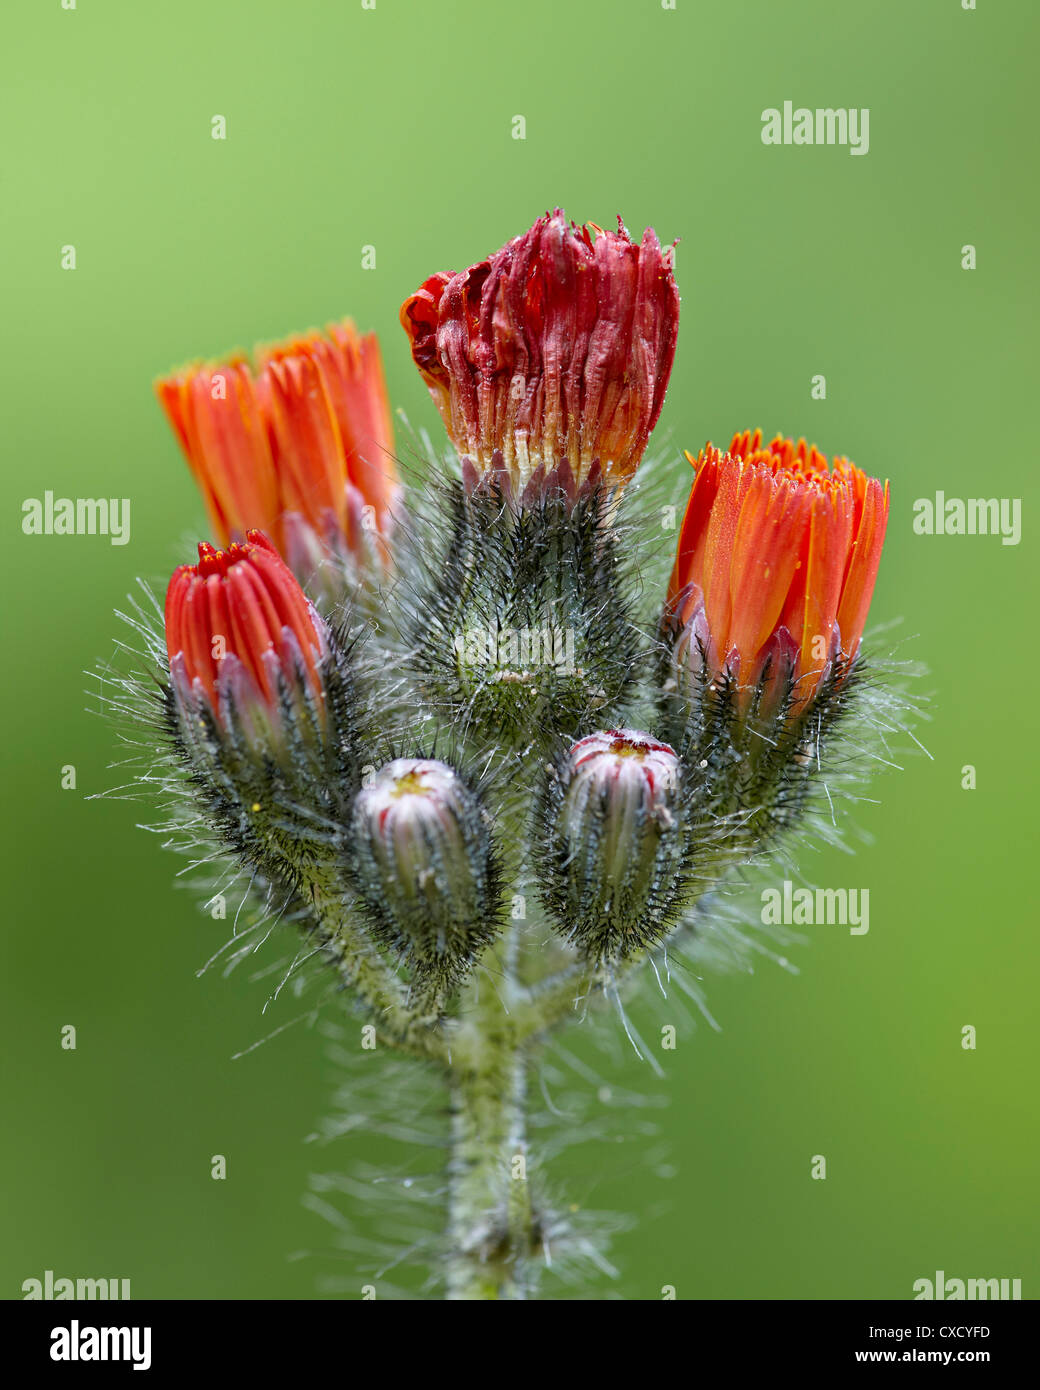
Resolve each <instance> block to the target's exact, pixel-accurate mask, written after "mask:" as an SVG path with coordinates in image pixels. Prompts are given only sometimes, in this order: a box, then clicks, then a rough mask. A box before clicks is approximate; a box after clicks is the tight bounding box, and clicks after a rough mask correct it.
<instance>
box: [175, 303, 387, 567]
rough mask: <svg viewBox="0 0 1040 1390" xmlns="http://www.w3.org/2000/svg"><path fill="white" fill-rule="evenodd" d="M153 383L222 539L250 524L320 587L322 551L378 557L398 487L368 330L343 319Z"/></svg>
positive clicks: (365, 560)
mask: <svg viewBox="0 0 1040 1390" xmlns="http://www.w3.org/2000/svg"><path fill="white" fill-rule="evenodd" d="M155 390H156V394H157V396H158V398H159V403H160V404H161V406H162V408H163V410H164V411H165V413H166V417H167V419H168V420H169V422H170V424H171V426H172V428H173V431H174V433H175V434H176V436H177V440H178V442H179V444H180V446H181V449H182V450H183V452H184V455H185V457H186V459H187V460H188V465H189V467H190V468H191V471H192V474H193V475H194V477H195V480H196V482H197V483H198V485H199V488H200V490H201V492H202V495H203V498H204V500H205V502H206V507H207V509H208V511H209V515H210V520H211V522H212V525H213V530H214V533H215V535H216V536H217V538H218V539H219V540H220V542H221V544H223V545H227V544H228V543H229V542H230V541H232V540H239V541H240V540H242V539H243V538H244V536H245V534H246V532H247V531H248V530H249V529H251V528H256V527H259V528H261V529H262V530H263V531H265V532H266V533H267V534H268V535H270V536H271V537H272V539H273V540H274V542H275V544H276V545H277V547H278V549H279V551H280V553H281V554H282V555H284V556H285V557H286V559H287V561H288V563H289V565H290V567H291V568H292V570H293V571H294V573H295V574H296V576H297V578H298V579H299V580H300V581H301V583H304V582H309V581H312V580H314V579H318V580H319V581H321V582H322V583H323V584H325V583H326V581H328V580H329V576H328V575H327V574H326V573H325V568H326V561H327V560H328V559H329V558H330V557H334V558H335V559H336V560H337V561H338V562H339V563H340V564H341V565H343V564H349V565H356V564H358V563H360V564H361V565H362V566H364V565H366V564H369V563H370V562H371V561H372V560H373V559H375V558H378V560H379V561H380V562H383V563H385V562H386V560H387V559H388V556H389V551H388V550H387V541H388V539H389V536H390V532H391V527H392V521H393V516H392V513H393V509H394V505H395V502H396V500H397V496H398V491H399V489H398V484H397V472H396V468H395V464H394V457H393V430H392V425H391V421H390V409H389V404H388V401H387V395H386V384H385V381H384V379H383V366H382V361H381V358H380V354H379V344H378V342H377V340H376V337H375V335H374V334H367V335H360V334H358V332H357V331H356V329H355V328H354V325H353V324H352V323H351V322H350V321H349V320H347V321H346V322H344V323H337V324H332V325H330V327H329V328H328V330H327V331H326V333H325V334H320V333H308V334H305V335H301V336H298V337H295V338H291V339H289V340H288V341H287V342H285V343H278V344H275V345H273V346H270V347H266V348H263V349H260V350H259V351H258V352H257V354H256V356H255V360H253V361H250V360H249V359H248V358H246V357H244V356H242V355H241V354H238V355H235V356H233V357H230V358H229V359H228V360H227V361H225V362H220V363H209V364H201V363H195V364H192V365H191V366H189V367H186V368H184V369H183V370H181V371H179V372H175V373H172V374H171V375H170V376H168V377H165V378H164V379H162V380H160V381H158V382H157V383H156V387H155ZM326 587H329V588H330V592H333V593H334V592H335V588H334V586H330V584H326Z"/></svg>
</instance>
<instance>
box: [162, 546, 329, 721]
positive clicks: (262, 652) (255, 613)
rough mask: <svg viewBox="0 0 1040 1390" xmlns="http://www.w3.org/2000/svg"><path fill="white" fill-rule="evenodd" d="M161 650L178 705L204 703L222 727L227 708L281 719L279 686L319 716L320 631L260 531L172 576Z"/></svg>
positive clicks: (209, 550) (204, 553)
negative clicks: (307, 701) (304, 697)
mask: <svg viewBox="0 0 1040 1390" xmlns="http://www.w3.org/2000/svg"><path fill="white" fill-rule="evenodd" d="M166 650H167V652H168V654H169V658H170V674H171V678H172V680H173V684H174V689H175V690H176V692H177V694H178V696H179V697H180V698H181V699H182V700H185V699H187V700H189V702H190V701H196V700H198V699H202V698H204V699H205V700H207V701H208V703H209V705H210V707H211V708H212V710H213V712H214V714H216V716H217V717H218V719H219V720H220V721H221V723H222V724H224V725H225V727H227V726H228V723H229V713H230V707H229V703H228V702H229V701H230V705H231V706H233V707H234V708H235V710H236V711H238V712H243V713H249V712H252V711H255V710H256V709H257V707H258V706H259V707H260V708H261V709H262V710H263V712H264V713H266V715H267V717H268V719H269V720H270V721H272V722H275V723H277V721H278V720H279V717H280V716H279V710H278V699H279V685H280V683H281V684H283V685H286V686H288V687H289V688H290V689H296V688H298V687H301V686H302V687H303V688H304V689H305V690H306V691H307V693H308V694H309V695H310V697H311V699H312V701H313V703H314V705H315V706H316V708H317V709H318V710H319V711H320V710H321V709H322V701H323V685H322V678H321V675H320V673H319V670H318V664H319V662H320V661H321V659H322V657H323V656H324V655H325V652H326V639H325V628H324V624H323V623H322V620H321V618H319V616H318V614H317V613H316V612H315V610H314V608H313V607H312V606H311V604H310V603H309V602H308V600H307V598H306V597H305V595H304V592H303V590H302V589H301V588H300V586H299V584H298V583H297V582H296V579H295V578H294V577H293V574H292V571H291V570H290V569H289V568H288V566H287V565H286V564H285V562H284V561H283V560H282V558H281V556H280V555H279V554H278V552H277V551H276V550H275V548H274V546H273V545H272V544H271V542H270V541H269V540H268V539H267V537H266V536H264V535H262V534H261V533H260V532H259V531H250V532H249V534H248V537H247V539H246V541H245V542H244V543H242V544H239V543H238V542H234V541H233V542H232V543H231V545H229V546H228V547H227V548H226V549H225V550H216V549H214V547H213V546H212V545H208V544H207V543H206V542H202V544H200V546H199V562H198V564H197V565H180V566H179V567H178V568H177V569H175V570H174V572H173V576H172V577H171V579H170V584H169V587H168V589H167V591H166Z"/></svg>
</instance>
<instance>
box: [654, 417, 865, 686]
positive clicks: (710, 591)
mask: <svg viewBox="0 0 1040 1390" xmlns="http://www.w3.org/2000/svg"><path fill="white" fill-rule="evenodd" d="M687 458H688V459H689V460H690V462H691V463H692V464H693V466H694V468H695V469H696V476H695V478H694V481H693V487H692V489H691V491H690V500H689V503H688V504H687V507H686V515H685V517H684V519H683V525H682V531H681V533H680V536H679V546H678V551H677V554H676V558H675V567H674V569H673V571H672V579H671V584H670V586H669V590H668V607H669V611H670V612H671V613H672V614H674V615H675V617H676V618H677V619H678V621H679V623H680V624H681V625H682V627H683V632H684V641H685V644H686V645H687V646H688V655H689V660H690V662H691V664H692V666H693V668H694V669H695V670H699V669H700V668H701V662H702V661H706V663H707V667H708V673H709V675H712V676H714V675H717V674H719V673H720V672H722V671H723V670H724V669H727V668H728V670H729V672H730V674H731V675H732V677H733V678H734V679H735V680H736V681H737V682H738V683H739V685H740V686H741V687H743V688H744V689H745V690H748V689H750V688H751V687H753V686H754V685H755V684H756V683H757V682H758V681H759V679H760V678H761V676H762V675H763V673H764V671H765V670H766V665H767V662H768V663H770V665H769V669H770V673H771V674H772V675H777V674H778V673H779V672H780V671H784V670H786V671H789V672H790V673H791V674H792V675H793V678H794V681H795V686H794V697H795V700H796V702H798V703H804V702H805V701H807V700H809V699H810V698H811V697H812V695H813V694H814V693H815V692H816V689H817V687H818V685H819V683H820V681H821V680H822V679H823V678H824V676H825V675H826V674H828V673H829V672H830V671H831V670H833V663H834V662H835V661H836V660H840V661H841V662H843V663H845V664H847V663H849V662H851V661H852V660H853V659H854V658H855V656H856V653H857V651H858V649H859V643H860V637H861V635H862V633H863V625H864V623H865V622H866V618H867V610H868V609H869V607H870V600H871V596H872V594H873V592H874V581H875V579H876V578H877V571H878V564H879V562H880V559H881V546H882V543H883V541H884V539H885V525H886V523H887V520H888V484H887V483H885V484H884V485H882V484H881V483H880V482H878V480H877V479H876V478H868V477H867V476H866V474H865V473H863V472H861V470H860V469H858V468H857V467H856V466H855V465H854V464H852V463H850V462H849V461H848V459H845V458H836V459H835V460H834V464H833V467H832V468H828V465H827V459H826V458H825V457H824V455H823V454H821V453H819V452H818V451H817V449H816V448H815V447H812V446H810V445H807V444H806V442H805V440H804V439H800V440H799V441H798V443H797V444H795V443H793V442H792V441H791V440H790V439H784V438H782V437H780V436H778V437H777V438H776V439H774V440H773V441H772V443H771V444H769V445H768V447H763V445H762V433H761V431H760V430H756V431H755V432H754V434H752V433H751V432H750V431H745V432H744V433H743V434H738V435H735V436H734V439H733V442H732V444H731V445H730V447H729V450H728V452H725V453H724V452H722V451H721V450H719V449H715V448H713V447H712V446H711V444H708V445H707V446H706V447H705V448H704V449H702V450H701V452H700V453H699V454H698V455H697V457H696V458H694V457H693V456H692V455H690V454H687ZM702 654H703V655H702Z"/></svg>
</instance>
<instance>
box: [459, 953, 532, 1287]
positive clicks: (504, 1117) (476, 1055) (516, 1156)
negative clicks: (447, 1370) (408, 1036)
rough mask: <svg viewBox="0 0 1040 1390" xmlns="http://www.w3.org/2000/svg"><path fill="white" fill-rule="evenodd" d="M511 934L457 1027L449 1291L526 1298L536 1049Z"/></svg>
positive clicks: (529, 1268)
mask: <svg viewBox="0 0 1040 1390" xmlns="http://www.w3.org/2000/svg"><path fill="white" fill-rule="evenodd" d="M515 948H516V939H515V932H513V933H510V935H509V937H508V938H507V940H506V943H505V950H504V952H503V958H502V959H501V967H502V969H501V975H500V976H499V977H498V978H497V979H496V978H494V977H493V976H491V974H490V972H489V973H488V975H487V976H486V977H485V978H484V979H482V980H480V981H479V982H478V984H477V985H476V986H475V987H474V988H473V990H472V997H471V1001H469V1002H470V1003H471V1007H469V1008H467V1009H466V1011H465V1013H464V1015H463V1018H462V1019H461V1020H459V1022H458V1024H457V1026H456V1028H455V1029H454V1030H453V1033H452V1038H451V1058H450V1063H449V1068H450V1070H449V1085H450V1090H451V1124H452V1152H451V1161H450V1167H449V1179H450V1198H449V1202H450V1208H449V1217H448V1239H449V1255H448V1266H447V1278H448V1298H449V1299H468V1300H477V1299H481V1300H483V1299H523V1298H526V1297H527V1296H528V1294H529V1292H530V1291H531V1288H532V1284H533V1280H532V1270H533V1266H532V1257H533V1256H535V1255H536V1254H537V1253H538V1251H539V1248H540V1236H539V1233H538V1229H537V1218H536V1216H535V1212H534V1208H533V1205H532V1201H531V1195H530V1185H529V1181H528V1175H527V1136H526V1102H527V1066H528V1055H527V1049H526V1047H525V1035H529V1033H530V1032H531V1031H532V1030H530V1029H529V1028H525V1026H524V1021H523V1018H522V1012H523V1011H522V1007H521V1008H520V1011H519V1015H518V1012H517V1006H520V1005H521V998H522V991H521V990H520V988H519V986H518V985H517V983H516V974H515V967H516V959H515Z"/></svg>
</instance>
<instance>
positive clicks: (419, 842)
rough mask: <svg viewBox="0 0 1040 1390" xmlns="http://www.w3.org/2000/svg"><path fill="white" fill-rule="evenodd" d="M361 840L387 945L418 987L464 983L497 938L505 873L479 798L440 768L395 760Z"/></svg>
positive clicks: (363, 798)
mask: <svg viewBox="0 0 1040 1390" xmlns="http://www.w3.org/2000/svg"><path fill="white" fill-rule="evenodd" d="M351 831H352V840H353V843H354V852H355V857H356V862H357V870H356V872H357V878H358V887H359V889H360V892H361V898H362V901H363V902H364V903H365V904H366V906H367V909H368V912H369V915H370V919H371V923H372V926H373V928H374V930H375V932H376V934H377V936H378V937H379V938H380V939H381V940H383V941H384V942H385V943H386V944H387V945H389V946H391V947H392V948H394V949H395V950H398V951H400V952H401V953H402V954H403V955H405V956H407V957H408V958H409V959H410V960H411V962H412V964H413V966H414V968H415V970H416V975H417V978H421V979H422V980H424V981H429V982H432V983H433V984H435V985H441V984H444V983H445V982H447V981H449V980H451V979H454V978H456V977H457V976H458V974H459V973H460V972H461V971H462V970H464V969H465V968H466V966H467V965H468V964H469V963H470V961H471V960H472V958H473V955H474V952H475V951H476V950H477V949H478V948H479V947H480V946H481V945H483V944H485V943H486V942H487V941H489V940H491V938H492V937H493V936H494V934H495V931H496V929H497V920H496V919H497V912H498V901H497V893H498V875H497V868H496V863H495V859H494V855H493V851H492V844H491V839H490V835H489V832H488V827H487V820H486V817H485V815H484V814H483V812H482V809H481V806H480V803H479V802H478V800H477V797H476V795H475V793H474V792H472V791H471V790H470V789H469V787H468V786H467V785H466V783H465V782H464V781H463V780H462V778H461V777H459V775H458V774H457V773H456V772H455V771H454V770H453V769H452V768H450V767H449V766H448V765H447V763H443V762H440V761H439V760H438V759H436V758H395V759H394V760H393V761H392V762H389V763H387V764H386V765H385V766H384V767H382V768H380V770H379V771H378V772H377V773H376V774H375V775H374V777H372V779H371V781H370V782H368V783H367V785H366V786H364V787H363V788H362V790H361V791H360V792H359V793H358V795H357V799H356V801H355V803H354V814H353V819H352V822H351Z"/></svg>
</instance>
